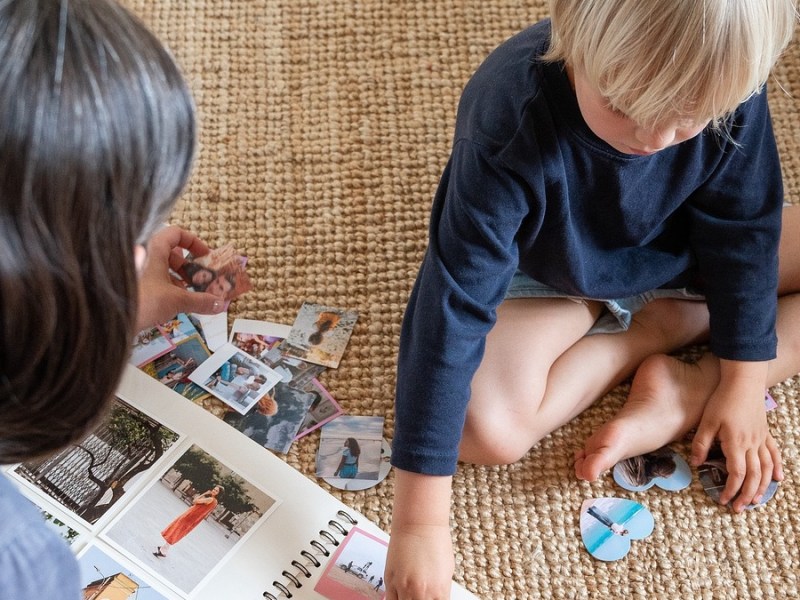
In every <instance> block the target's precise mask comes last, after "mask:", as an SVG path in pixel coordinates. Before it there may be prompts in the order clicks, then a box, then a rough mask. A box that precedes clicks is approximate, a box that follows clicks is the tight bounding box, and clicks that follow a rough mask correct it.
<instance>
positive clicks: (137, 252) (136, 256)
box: [133, 244, 147, 273]
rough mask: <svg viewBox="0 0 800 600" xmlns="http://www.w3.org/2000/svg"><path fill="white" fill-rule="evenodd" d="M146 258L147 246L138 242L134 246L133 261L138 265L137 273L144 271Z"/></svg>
mask: <svg viewBox="0 0 800 600" xmlns="http://www.w3.org/2000/svg"><path fill="white" fill-rule="evenodd" d="M145 260H147V248H145V247H144V246H142V245H141V244H136V245H135V246H134V247H133V262H134V264H135V265H136V272H137V273H141V272H142V268H143V267H144V261H145Z"/></svg>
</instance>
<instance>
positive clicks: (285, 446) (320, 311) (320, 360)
mask: <svg viewBox="0 0 800 600" xmlns="http://www.w3.org/2000/svg"><path fill="white" fill-rule="evenodd" d="M357 316H358V315H357V312H356V311H352V310H342V309H338V308H333V307H330V306H323V305H319V304H311V303H304V304H303V305H302V306H301V308H300V310H299V313H298V316H297V318H296V320H295V323H294V325H292V326H287V325H279V324H276V323H268V322H265V321H257V320H251V319H237V320H236V321H234V323H233V327H232V329H231V332H230V336H229V341H228V343H226V344H224V345H222V346H221V347H220V348H219V349H217V351H216V352H213V353H212V352H211V351H209V349H208V345H207V343H206V341H205V339H204V337H203V331H202V329H201V328H199V327H198V326H197V321H196V320H193V319H192V318H191V316H187V315H178V316H177V317H176V318H175V319H174V320H173V321H172V322H171V323H178V324H179V325H176V326H175V328H177V331H178V332H179V334H180V335H178V336H177V337H170V342H171V343H170V345H169V346H168V347H167V348H166V349H165V350H163V351H162V352H161V353H159V354H158V355H155V356H153V358H152V359H151V360H149V361H147V362H144V363H139V364H137V363H136V362H134V364H137V366H138V367H139V368H140V369H142V370H143V371H144V372H145V373H147V374H149V375H150V376H151V377H154V378H156V379H158V380H159V381H160V382H161V383H163V384H164V385H167V386H169V387H170V388H172V389H173V390H174V391H176V392H177V393H179V394H181V395H182V396H184V397H186V398H188V399H189V400H191V401H192V402H194V403H195V404H198V405H199V406H201V407H202V408H204V409H205V410H207V411H208V412H210V413H212V414H213V415H215V416H216V417H218V418H220V419H222V420H224V421H225V422H226V423H227V424H229V425H230V426H231V427H233V428H234V429H236V430H238V431H239V432H241V433H242V434H244V435H245V436H247V437H248V438H250V439H252V440H253V441H255V442H256V443H258V444H259V445H261V446H263V447H264V448H267V449H269V450H272V451H275V452H280V453H286V452H288V451H289V449H290V448H291V445H292V443H293V442H294V441H295V440H297V439H299V438H301V437H302V436H304V435H307V434H308V433H310V432H312V431H314V430H315V429H317V428H319V427H321V426H322V425H324V424H325V423H328V422H330V421H331V420H332V419H334V418H336V417H338V416H339V415H341V414H342V413H343V411H342V409H341V407H340V406H339V404H338V403H337V402H336V401H335V400H334V398H333V397H332V396H331V394H330V393H329V392H328V390H327V389H325V387H324V386H323V385H322V384H321V383H320V381H319V379H318V376H319V375H320V374H322V373H323V372H324V371H325V369H326V368H327V367H330V366H332V365H336V366H338V364H339V362H340V360H341V357H342V354H343V353H344V351H345V348H346V345H347V341H348V340H349V338H350V335H351V333H352V330H353V327H354V326H355V322H356V319H357ZM169 328H170V327H169V324H163V325H159V327H157V328H156V329H158V330H159V331H161V330H162V329H163V330H169ZM143 333H146V332H143ZM140 335H141V334H140ZM309 338H310V339H313V340H315V341H317V343H316V344H310V346H309V344H306V346H308V347H306V348H305V350H304V349H303V348H304V346H303V344H302V343H301V341H302V340H306V341H307V340H308V339H309ZM137 339H138V338H137ZM290 340H294V343H289V342H290ZM309 347H311V348H313V350H309Z"/></svg>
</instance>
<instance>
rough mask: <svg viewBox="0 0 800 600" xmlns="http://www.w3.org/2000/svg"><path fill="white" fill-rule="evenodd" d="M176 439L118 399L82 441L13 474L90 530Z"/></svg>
mask: <svg viewBox="0 0 800 600" xmlns="http://www.w3.org/2000/svg"><path fill="white" fill-rule="evenodd" d="M178 438H179V436H178V434H177V433H175V432H174V431H172V430H171V429H169V428H167V427H165V426H164V425H162V424H161V423H159V422H158V421H156V420H155V419H152V418H151V417H149V416H147V415H146V414H144V413H143V412H141V411H139V410H137V409H135V408H133V407H132V406H130V405H128V404H126V403H125V402H123V401H122V400H120V399H119V398H117V399H115V400H114V403H113V405H112V407H111V409H110V411H109V412H108V414H107V416H106V418H105V419H104V420H103V422H102V423H101V424H100V425H99V426H98V427H97V428H95V429H94V430H93V431H92V432H91V433H90V434H88V435H87V436H86V437H85V438H83V439H82V440H81V441H80V442H78V443H76V444H74V445H72V446H69V447H67V448H65V449H64V450H62V451H61V452H59V453H57V454H55V455H53V456H49V457H46V458H41V459H37V460H32V461H28V462H25V463H22V464H21V465H20V466H18V467H17V468H16V469H14V471H13V473H14V475H15V476H17V477H19V478H20V479H22V480H23V481H25V482H26V483H28V484H29V485H32V486H34V487H35V488H36V489H38V490H40V491H41V492H43V493H44V494H46V495H47V496H50V497H51V498H53V499H54V500H56V501H57V502H58V503H59V504H61V505H63V506H64V507H65V508H66V509H67V510H68V511H69V512H71V513H74V514H75V515H76V516H77V517H78V518H80V519H81V520H83V521H86V522H87V523H89V524H92V525H93V524H95V523H96V522H97V521H98V519H100V518H101V517H102V516H103V515H104V514H106V513H107V512H108V510H109V509H111V508H112V507H113V506H114V505H115V504H116V503H117V502H118V501H119V500H120V499H121V498H122V497H123V496H124V495H125V493H126V492H127V491H128V490H129V489H130V487H131V486H132V485H135V479H136V478H137V476H140V475H141V474H142V473H144V472H145V471H147V470H148V469H150V468H151V467H152V466H153V465H154V464H155V463H156V462H157V461H158V460H159V459H160V458H161V457H162V456H163V455H164V453H165V452H166V451H167V450H168V449H169V448H170V447H171V446H172V445H173V444H174V443H175V442H176V441H177V440H178Z"/></svg>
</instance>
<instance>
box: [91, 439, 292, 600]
mask: <svg viewBox="0 0 800 600" xmlns="http://www.w3.org/2000/svg"><path fill="white" fill-rule="evenodd" d="M278 504H279V501H278V498H277V496H275V495H273V494H271V493H269V492H267V491H265V490H262V489H260V488H258V487H256V486H255V485H253V484H252V483H250V482H249V481H247V480H245V479H244V478H242V477H241V476H240V475H238V474H237V473H235V472H234V471H232V470H231V469H229V468H228V467H227V466H225V465H224V464H223V463H222V462H220V461H219V460H217V459H216V458H214V457H212V456H211V455H210V454H208V453H207V452H205V451H204V450H202V449H201V448H200V447H199V446H197V445H193V446H191V447H190V448H189V449H188V450H187V451H186V452H185V453H183V454H182V455H181V456H180V457H179V458H178V459H177V460H176V461H175V462H174V463H173V464H172V465H171V466H170V467H169V468H168V469H167V470H166V471H165V472H164V474H163V475H162V476H161V477H160V478H158V480H157V481H154V482H153V483H152V485H151V486H150V487H148V488H147V489H146V490H144V491H143V492H142V493H140V494H139V495H138V496H137V497H136V498H135V499H134V501H133V502H132V503H131V504H130V505H128V507H127V508H126V510H124V511H123V512H122V513H121V514H120V515H119V516H118V517H117V518H116V519H115V520H114V521H113V522H112V523H111V524H110V525H109V527H108V528H107V529H106V530H105V531H104V532H103V533H102V534H101V537H102V538H104V539H107V540H108V541H109V542H113V544H114V545H115V547H119V548H120V551H121V552H122V553H123V554H125V555H126V556H128V557H129V558H130V559H131V560H133V561H135V562H136V564H139V565H141V566H142V567H143V569H145V570H146V571H147V572H149V573H153V574H154V575H155V576H157V577H158V578H159V580H163V581H165V582H166V583H167V584H168V585H169V586H170V587H172V588H174V589H176V590H178V591H179V592H181V593H183V594H188V593H191V592H192V591H193V590H194V589H196V588H197V587H198V586H199V585H200V584H201V582H202V581H203V580H204V579H205V578H206V577H208V576H209V575H210V574H212V573H213V572H214V571H216V570H217V569H218V568H219V567H220V565H222V564H223V563H224V561H225V560H226V558H227V557H228V556H229V555H230V554H231V551H232V550H233V549H234V547H236V546H237V544H239V543H240V542H242V541H243V540H244V539H246V538H247V537H248V534H249V533H250V532H252V531H253V529H254V527H256V526H257V525H258V524H260V523H261V522H263V520H264V519H266V518H267V517H268V516H269V514H270V513H271V512H272V511H273V510H274V509H275V508H276V507H277V506H278Z"/></svg>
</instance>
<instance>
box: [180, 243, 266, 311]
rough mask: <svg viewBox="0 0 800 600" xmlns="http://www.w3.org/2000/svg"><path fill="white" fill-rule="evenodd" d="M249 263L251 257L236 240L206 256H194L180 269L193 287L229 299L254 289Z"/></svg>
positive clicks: (225, 299) (184, 278) (185, 279)
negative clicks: (246, 269) (233, 243)
mask: <svg viewBox="0 0 800 600" xmlns="http://www.w3.org/2000/svg"><path fill="white" fill-rule="evenodd" d="M246 264H247V259H246V258H245V257H244V256H241V255H240V254H239V253H238V252H237V251H236V249H235V248H234V247H233V245H232V244H226V245H224V246H222V247H220V248H217V249H216V250H212V251H211V252H210V253H208V254H206V255H205V256H200V257H196V258H195V257H191V256H190V257H189V258H188V260H187V261H186V262H185V263H184V264H183V266H182V267H181V268H180V269H179V270H178V273H179V275H180V276H181V277H182V278H183V280H184V282H185V283H186V285H187V286H188V287H190V288H191V289H193V290H196V291H198V292H207V293H209V294H214V295H215V296H219V297H220V298H221V299H222V300H224V301H225V302H226V303H228V302H230V301H231V300H233V299H235V298H238V297H239V296H241V295H242V294H244V293H245V292H248V291H250V290H251V289H252V285H251V283H250V278H249V277H248V275H247V272H246V271H245V265H246Z"/></svg>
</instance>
